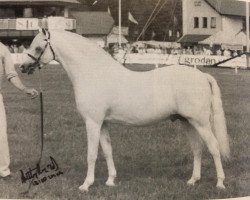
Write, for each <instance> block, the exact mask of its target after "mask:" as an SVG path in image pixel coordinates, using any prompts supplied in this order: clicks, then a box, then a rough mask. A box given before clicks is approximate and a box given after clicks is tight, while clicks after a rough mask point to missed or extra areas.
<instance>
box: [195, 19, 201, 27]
mask: <svg viewBox="0 0 250 200" xmlns="http://www.w3.org/2000/svg"><path fill="white" fill-rule="evenodd" d="M199 23H200V20H199V17H194V28H200V25H199Z"/></svg>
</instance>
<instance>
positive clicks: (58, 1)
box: [0, 0, 114, 46]
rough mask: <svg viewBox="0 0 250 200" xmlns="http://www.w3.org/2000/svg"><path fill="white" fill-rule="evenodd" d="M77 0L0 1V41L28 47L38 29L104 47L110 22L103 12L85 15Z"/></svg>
mask: <svg viewBox="0 0 250 200" xmlns="http://www.w3.org/2000/svg"><path fill="white" fill-rule="evenodd" d="M88 10H89V9H88V6H87V4H84V3H79V2H78V1H77V0H33V1H30V0H0V41H2V42H3V43H6V44H7V45H10V44H11V43H13V42H14V43H15V45H18V46H19V45H21V44H22V43H29V42H30V41H32V39H33V38H34V36H35V35H36V34H37V33H38V29H39V27H45V28H49V29H65V30H68V31H72V32H76V33H78V34H80V35H83V36H86V37H90V38H92V39H94V40H96V41H97V42H98V43H100V41H103V42H104V44H106V37H107V35H108V34H109V32H110V31H111V29H112V27H113V24H114V21H113V19H112V17H111V16H110V15H109V14H108V13H107V12H106V13H104V12H89V11H88Z"/></svg>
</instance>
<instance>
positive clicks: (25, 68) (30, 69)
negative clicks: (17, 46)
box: [19, 64, 38, 74]
mask: <svg viewBox="0 0 250 200" xmlns="http://www.w3.org/2000/svg"><path fill="white" fill-rule="evenodd" d="M37 66H38V65H37V64H29V65H24V64H22V65H21V66H19V68H20V69H21V72H22V73H27V74H33V72H34V71H35V68H36V67H37Z"/></svg>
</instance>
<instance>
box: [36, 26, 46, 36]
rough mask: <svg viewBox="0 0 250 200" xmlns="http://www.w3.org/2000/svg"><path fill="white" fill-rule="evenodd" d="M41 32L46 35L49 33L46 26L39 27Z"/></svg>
mask: <svg viewBox="0 0 250 200" xmlns="http://www.w3.org/2000/svg"><path fill="white" fill-rule="evenodd" d="M38 30H39V33H42V34H44V35H45V36H46V35H47V31H46V30H45V29H44V28H41V27H39V29H38Z"/></svg>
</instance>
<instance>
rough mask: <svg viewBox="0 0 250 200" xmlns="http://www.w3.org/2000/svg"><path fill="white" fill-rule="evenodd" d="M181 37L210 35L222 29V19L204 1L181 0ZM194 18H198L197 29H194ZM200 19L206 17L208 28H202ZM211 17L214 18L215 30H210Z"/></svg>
mask: <svg viewBox="0 0 250 200" xmlns="http://www.w3.org/2000/svg"><path fill="white" fill-rule="evenodd" d="M182 13H183V15H182V17H183V35H185V34H202V35H212V34H214V33H216V32H218V31H220V30H221V29H222V17H221V15H220V14H219V13H218V12H217V11H215V10H214V9H213V8H212V7H211V6H210V5H209V4H207V3H206V2H205V1H204V0H182ZM194 17H199V28H194ZM202 17H207V19H208V26H207V28H202ZM211 17H216V28H211V27H210V25H211Z"/></svg>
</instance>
